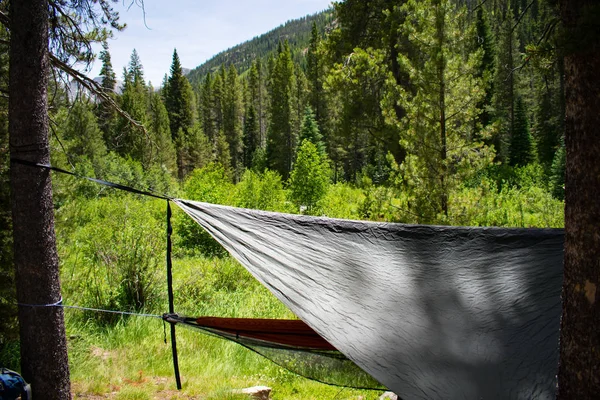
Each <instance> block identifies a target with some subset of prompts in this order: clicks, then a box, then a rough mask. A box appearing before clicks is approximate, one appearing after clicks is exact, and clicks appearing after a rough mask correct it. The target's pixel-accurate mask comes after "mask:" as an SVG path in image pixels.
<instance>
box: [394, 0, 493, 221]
mask: <svg viewBox="0 0 600 400" xmlns="http://www.w3.org/2000/svg"><path fill="white" fill-rule="evenodd" d="M402 11H403V12H404V13H405V14H406V15H407V17H406V21H405V22H404V23H403V24H402V25H401V26H400V35H408V37H409V38H410V39H411V40H412V41H413V42H414V44H415V47H414V53H413V54H412V55H400V56H399V57H400V59H399V62H400V63H401V64H403V65H407V66H409V68H410V70H411V76H410V79H411V82H412V85H413V89H414V90H413V91H412V93H414V95H412V94H411V92H404V93H402V94H401V96H400V101H401V105H402V106H403V107H404V108H405V109H406V110H407V111H408V115H407V119H408V123H407V124H406V129H405V133H404V134H403V135H402V144H403V146H404V147H405V148H406V149H407V151H408V154H407V157H406V160H405V162H403V163H402V164H401V169H400V172H401V176H402V178H403V182H404V184H405V186H404V190H406V191H407V192H408V193H411V195H412V196H414V197H415V201H414V202H413V203H412V207H413V208H414V210H412V212H413V213H415V214H417V215H420V216H421V220H422V221H423V222H433V221H435V220H436V219H438V218H439V217H438V216H440V215H441V216H442V219H443V218H446V217H447V216H448V210H449V202H450V194H451V193H452V191H453V189H454V188H455V187H456V186H457V185H458V184H460V183H461V182H462V181H464V179H466V178H467V177H469V176H470V175H471V174H473V173H474V172H475V171H477V170H479V169H480V168H482V167H483V166H484V165H485V164H486V162H487V161H488V160H489V158H488V153H489V152H488V151H487V149H486V148H485V147H484V146H482V144H481V143H477V142H472V141H471V138H472V137H473V129H474V125H475V124H474V123H473V121H474V120H475V118H477V115H478V110H477V108H476V104H477V103H478V102H479V101H480V100H481V99H482V98H483V96H484V91H483V88H482V81H481V78H477V77H476V74H475V71H477V69H478V68H479V65H480V63H481V56H482V52H481V50H477V51H474V52H469V49H470V48H472V45H471V43H473V36H474V29H473V28H474V27H473V25H469V24H467V23H466V21H465V18H466V15H467V11H466V8H464V7H463V8H460V9H457V8H456V6H454V5H453V3H452V2H451V1H450V0H427V1H417V0H409V1H408V2H407V3H406V4H405V5H404V6H403V8H402ZM386 104H387V103H386ZM388 107H389V106H388ZM390 114H391V113H390ZM391 115H393V114H391ZM399 122H401V121H399Z"/></svg>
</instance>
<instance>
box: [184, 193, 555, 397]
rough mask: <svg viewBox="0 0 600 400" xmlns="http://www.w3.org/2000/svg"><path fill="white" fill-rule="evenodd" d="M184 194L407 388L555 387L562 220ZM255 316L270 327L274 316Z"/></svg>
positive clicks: (306, 307)
mask: <svg viewBox="0 0 600 400" xmlns="http://www.w3.org/2000/svg"><path fill="white" fill-rule="evenodd" d="M174 202H175V203H176V204H177V205H178V206H179V207H181V208H182V209H183V210H184V211H185V212H186V213H187V214H189V215H190V216H191V217H192V218H193V219H194V220H196V221H197V222H198V223H199V224H200V225H201V226H202V227H203V228H205V229H206V230H207V231H208V232H209V233H210V234H211V235H212V236H213V237H214V238H215V239H216V240H217V241H218V242H219V243H221V245H223V246H224V247H225V248H226V249H227V250H228V251H229V252H230V253H231V254H232V255H233V256H234V257H235V258H236V259H237V260H238V261H239V262H240V263H241V264H242V265H243V266H244V267H246V268H247V269H248V270H249V271H250V272H251V273H252V274H253V275H254V276H255V277H256V278H257V279H258V280H259V281H260V282H261V283H262V284H263V285H265V286H266V287H267V288H268V289H269V290H270V291H271V292H272V293H273V294H274V295H275V296H276V297H277V298H279V300H281V301H282V302H283V303H284V304H285V305H286V306H287V307H289V308H290V309H291V310H292V311H293V312H294V313H295V314H296V315H297V316H298V317H299V318H300V319H302V320H303V321H304V322H305V323H306V324H307V325H308V326H309V327H310V328H312V329H313V330H314V331H315V332H316V333H317V334H318V336H320V337H322V338H323V339H325V341H326V342H328V343H330V344H331V345H332V346H334V347H335V349H338V350H339V351H340V352H341V353H343V354H344V355H345V357H347V359H349V360H351V361H353V362H354V363H356V364H357V365H358V366H359V367H361V368H362V369H363V370H364V371H366V372H367V373H368V374H369V375H371V376H372V377H373V378H374V379H375V380H376V381H377V382H381V384H383V385H385V386H386V387H387V388H389V389H390V390H392V391H394V392H395V393H396V394H398V395H399V396H400V397H402V398H405V399H458V398H464V399H479V398H483V399H546V398H547V399H550V398H554V390H555V389H554V388H555V385H556V381H555V375H556V369H557V364H558V330H559V319H560V313H561V302H560V290H561V284H562V248H563V235H564V234H563V231H562V230H552V229H500V228H463V227H443V226H425V225H404V224H385V223H374V222H365V221H346V220H337V219H328V218H314V217H307V216H300V215H287V214H279V213H270V212H262V211H255V210H245V209H237V208H232V207H226V206H219V205H212V204H206V203H200V202H194V201H187V200H174ZM215 321H216V320H204V321H203V320H198V319H196V322H194V324H197V325H198V327H200V326H201V325H204V323H205V322H210V323H212V322H215ZM220 322H227V323H229V322H231V321H226V320H221V321H220ZM240 322H248V321H240ZM256 324H257V325H256V326H260V325H261V324H262V328H266V329H265V331H270V327H269V324H271V323H265V322H256ZM207 325H210V324H207ZM217 325H218V326H217ZM217 325H212V326H206V327H204V328H202V329H206V330H211V329H212V330H214V331H215V332H217V331H219V332H221V333H223V332H224V333H225V335H229V337H230V338H234V336H235V338H237V339H238V340H239V338H240V337H242V338H243V337H244V335H240V334H239V333H240V332H241V331H240V330H239V327H238V328H234V329H231V326H229V328H227V327H225V326H224V325H223V324H222V323H219V324H217ZM225 325H227V324H225ZM236 326H237V325H236ZM262 328H260V327H259V329H262ZM244 329H246V328H244ZM236 332H237V333H236ZM245 333H248V332H245ZM264 333H265V332H263V331H262V330H261V335H263V334H264ZM245 337H246V339H248V340H250V341H252V340H254V341H260V342H263V344H264V343H265V342H270V343H272V341H271V339H272V337H271V338H267V337H265V336H256V335H254V334H252V333H249V334H247V335H245ZM313 338H314V337H313ZM246 339H244V340H246ZM310 340H313V339H310ZM240 342H241V343H242V344H245V343H244V341H243V340H240ZM246 343H248V342H246ZM297 344H298V343H296V342H293V343H281V342H280V343H276V344H275V345H271V347H270V348H271V349H273V348H277V349H276V350H277V351H279V348H280V347H288V348H289V347H290V346H291V347H296V348H298V347H301V346H296V345H297ZM245 345H246V344H245ZM263 348H267V349H268V348H269V346H265V347H263ZM314 350H316V349H313V351H314ZM309 364H310V363H309ZM365 387H372V386H371V385H365Z"/></svg>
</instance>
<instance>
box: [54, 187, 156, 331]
mask: <svg viewBox="0 0 600 400" xmlns="http://www.w3.org/2000/svg"><path fill="white" fill-rule="evenodd" d="M163 207H164V203H163V202H161V201H156V200H149V201H148V200H140V199H135V198H132V196H129V197H105V198H101V199H93V200H83V199H80V200H79V201H75V202H72V203H70V204H69V205H67V206H65V207H64V208H63V209H61V210H60V213H57V226H58V230H59V238H61V240H59V251H60V256H61V260H63V268H62V272H63V282H64V292H65V294H66V295H67V302H68V303H71V304H73V303H75V304H84V305H86V306H88V307H94V308H105V309H119V310H142V309H151V308H152V307H153V306H155V305H156V304H157V302H158V301H160V298H161V297H160V293H161V290H160V289H161V288H162V285H161V284H159V282H161V279H159V278H160V276H161V274H160V273H161V272H162V270H163V266H164V259H165V233H164V232H165V227H164V224H163V221H162V218H160V219H161V220H159V219H158V216H161V217H162V216H164V208H163ZM159 210H160V211H159ZM63 227H64V228H66V230H67V231H70V233H68V232H62V230H63ZM67 237H69V238H70V239H69V240H65V238H67ZM95 317H96V315H95ZM104 317H106V316H104ZM111 320H112V318H110V317H108V318H104V321H111Z"/></svg>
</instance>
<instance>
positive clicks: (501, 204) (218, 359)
mask: <svg viewBox="0 0 600 400" xmlns="http://www.w3.org/2000/svg"><path fill="white" fill-rule="evenodd" d="M543 182H544V180H543V179H542V178H540V177H539V176H537V175H536V172H535V169H529V170H522V171H521V172H519V173H518V174H515V175H513V176H512V177H510V179H504V180H502V181H498V180H493V179H489V178H486V177H482V178H481V180H480V182H477V184H465V185H462V186H461V187H460V188H459V189H458V190H456V191H455V192H454V193H452V196H451V197H450V212H449V216H448V217H446V216H437V217H436V219H434V220H433V221H427V222H433V223H439V224H451V225H472V226H486V225H495V226H514V227H534V226H536V227H561V226H562V223H563V222H562V221H563V202H562V201H560V200H557V199H555V198H553V197H552V196H551V195H550V194H549V191H548V189H547V187H545V186H544V183H543ZM165 187H168V188H169V193H170V194H173V195H176V196H179V197H183V198H188V199H194V200H200V201H208V202H213V203H221V204H228V205H234V206H240V207H248V208H257V209H265V210H272V211H282V212H299V207H298V206H297V205H295V204H294V203H293V202H291V201H290V200H289V192H288V190H287V189H286V188H285V187H284V185H283V183H282V182H281V179H280V178H279V176H278V175H276V174H270V173H268V172H267V173H263V174H259V173H253V172H248V173H246V175H244V177H243V179H242V180H241V182H239V183H237V184H232V183H231V180H230V178H229V177H228V176H227V174H226V173H225V171H224V170H223V169H222V168H220V167H219V166H217V165H210V166H209V167H206V168H204V169H202V170H198V171H195V172H194V173H192V174H191V175H190V177H189V178H188V179H187V180H186V181H185V182H184V184H183V185H181V186H180V185H178V184H170V186H168V185H167V186H165ZM55 201H56V204H57V207H56V212H55V215H56V230H57V240H58V249H59V254H60V259H61V278H62V291H63V298H64V302H65V304H67V305H79V306H85V307H93V308H100V309H109V310H123V311H132V312H140V313H149V314H158V315H162V313H164V312H166V311H167V310H168V305H167V295H166V272H165V271H166V264H165V257H166V250H165V249H166V246H165V241H166V217H165V216H166V202H165V201H163V200H156V199H150V198H145V197H141V196H138V195H132V194H129V193H122V192H115V191H112V190H107V189H104V188H101V187H96V186H94V185H91V186H90V184H89V183H88V182H86V181H81V180H75V179H74V178H71V177H63V176H56V178H55ZM409 201H411V199H410V198H408V195H407V194H405V193H402V192H401V191H399V190H398V189H397V188H396V187H395V186H394V185H389V186H375V185H373V184H372V183H371V182H370V181H368V179H363V180H362V181H359V182H358V183H355V184H341V183H338V184H332V185H329V186H328V187H327V191H326V193H325V194H324V195H323V196H322V198H321V199H320V200H319V201H318V203H317V204H316V206H314V207H313V208H311V210H310V212H311V213H312V214H316V215H326V216H329V217H337V218H346V219H369V220H376V221H393V222H407V223H420V222H424V221H422V220H421V219H420V218H419V217H418V216H416V215H414V214H411V213H408V212H405V211H404V210H406V209H408V206H407V205H408V204H407V203H408V202H409ZM172 222H173V229H174V232H173V272H174V292H175V311H176V312H178V313H180V314H184V315H189V316H222V317H255V318H293V317H294V316H293V314H292V313H291V312H290V311H289V310H287V309H286V308H285V307H284V306H283V305H282V304H281V303H280V302H279V301H278V300H277V299H275V297H274V296H272V295H271V294H270V293H269V292H268V291H267V290H266V289H265V288H264V287H262V286H261V285H260V284H259V283H258V282H257V281H256V280H255V279H254V278H253V277H252V276H251V275H250V274H249V273H248V272H247V271H246V270H245V269H244V268H243V267H241V266H240V265H239V264H238V263H237V262H236V261H235V260H233V259H232V258H231V257H229V256H228V255H227V254H226V253H225V252H224V251H223V249H222V248H221V247H220V246H219V245H218V244H216V242H214V241H213V240H212V239H211V238H210V237H209V236H208V235H207V234H206V233H205V232H203V231H202V230H201V228H200V227H199V226H198V225H197V224H196V223H195V222H193V221H192V220H191V219H190V218H189V217H188V216H187V215H185V214H184V213H183V212H182V211H181V210H179V209H178V208H177V207H176V206H173V218H172ZM65 318H66V327H67V336H68V343H69V358H70V368H71V381H72V388H73V394H74V397H75V398H88V399H104V398H109V399H129V400H134V399H188V398H194V399H238V398H245V397H244V396H242V395H235V394H233V389H240V388H245V387H250V386H257V385H266V386H269V387H271V388H272V389H273V391H272V394H271V397H272V399H273V400H278V399H286V400H287V399H290V400H293V399H298V400H299V399H363V400H367V399H377V398H379V396H380V395H381V393H382V392H381V391H360V390H353V389H342V388H339V387H335V386H328V385H325V384H321V383H317V382H314V381H310V380H308V379H305V378H302V377H299V376H297V375H294V374H292V373H290V372H288V371H287V370H285V369H283V368H280V367H279V366H277V365H276V364H274V363H272V362H270V361H268V360H266V359H264V358H262V357H261V356H259V355H257V354H255V353H253V352H252V351H250V350H247V349H246V348H244V347H242V346H239V345H236V344H234V343H231V342H228V341H225V340H222V339H219V338H215V337H212V336H209V335H206V334H204V333H202V332H200V331H198V330H195V329H192V328H185V327H179V328H178V329H177V332H178V336H177V339H178V350H179V362H180V371H181V376H182V380H183V390H182V391H181V392H178V391H177V390H176V389H175V379H174V376H173V365H172V358H171V346H170V338H169V329H168V328H169V327H168V326H165V325H164V324H163V322H162V320H161V319H158V318H150V317H139V316H128V317H122V316H118V315H114V314H105V313H96V312H90V311H82V310H75V309H65ZM165 340H166V343H165ZM0 351H1V352H2V354H0V355H1V356H2V358H3V359H7V360H11V361H10V362H9V363H8V364H9V366H12V367H13V368H15V369H17V368H18V348H17V347H16V346H3V348H2V349H1V350H0Z"/></svg>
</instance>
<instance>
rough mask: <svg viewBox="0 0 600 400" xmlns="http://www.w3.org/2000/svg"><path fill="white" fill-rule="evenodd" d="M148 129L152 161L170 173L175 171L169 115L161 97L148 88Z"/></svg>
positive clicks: (175, 158)
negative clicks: (151, 144) (152, 148)
mask: <svg viewBox="0 0 600 400" xmlns="http://www.w3.org/2000/svg"><path fill="white" fill-rule="evenodd" d="M148 119H149V121H148V129H149V131H150V133H151V135H152V138H153V142H154V147H155V152H156V156H155V157H154V163H155V164H156V165H159V166H160V167H161V168H164V169H166V170H167V171H169V172H170V173H172V174H175V173H176V172H177V169H176V168H177V164H176V161H177V155H176V153H175V146H174V144H173V141H172V139H171V137H172V136H171V128H170V124H169V115H168V113H167V109H166V107H165V105H164V104H163V101H162V97H161V95H160V94H158V93H154V91H153V90H152V89H150V110H149V118H148Z"/></svg>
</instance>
